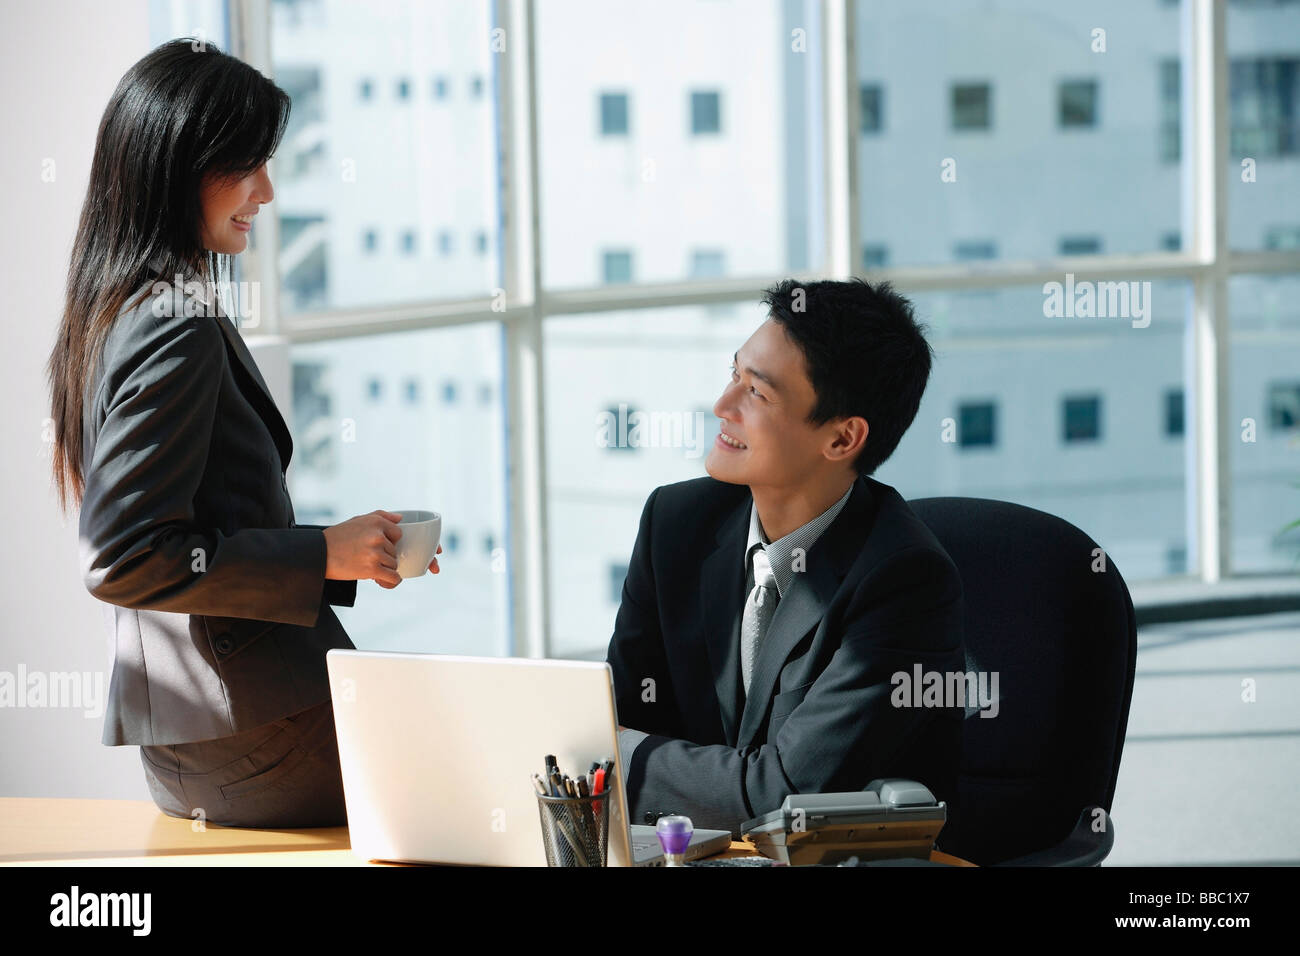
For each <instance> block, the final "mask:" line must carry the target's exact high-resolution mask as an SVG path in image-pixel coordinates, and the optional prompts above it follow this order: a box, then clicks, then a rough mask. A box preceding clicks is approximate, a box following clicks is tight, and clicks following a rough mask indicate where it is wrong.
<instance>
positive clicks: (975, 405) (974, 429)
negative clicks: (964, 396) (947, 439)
mask: <svg viewBox="0 0 1300 956" xmlns="http://www.w3.org/2000/svg"><path fill="white" fill-rule="evenodd" d="M957 421H958V431H957V443H958V445H959V446H960V447H962V448H976V447H992V446H993V445H996V444H997V406H996V405H994V404H993V403H992V402H963V403H962V405H961V406H960V407H959V409H958V419H957Z"/></svg>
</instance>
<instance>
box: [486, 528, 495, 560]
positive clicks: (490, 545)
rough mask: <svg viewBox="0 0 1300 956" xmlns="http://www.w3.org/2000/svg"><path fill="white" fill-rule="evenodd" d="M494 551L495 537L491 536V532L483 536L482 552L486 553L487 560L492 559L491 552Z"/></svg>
mask: <svg viewBox="0 0 1300 956" xmlns="http://www.w3.org/2000/svg"><path fill="white" fill-rule="evenodd" d="M496 549H497V539H496V536H495V535H493V534H492V533H491V532H489V533H488V534H485V535H483V550H484V551H486V552H487V556H488V557H489V558H490V557H492V552H493V551H495V550H496Z"/></svg>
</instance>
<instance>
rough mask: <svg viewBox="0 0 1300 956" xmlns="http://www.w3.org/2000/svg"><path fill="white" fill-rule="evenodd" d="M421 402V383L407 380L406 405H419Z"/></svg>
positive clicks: (410, 379) (411, 379)
mask: <svg viewBox="0 0 1300 956" xmlns="http://www.w3.org/2000/svg"><path fill="white" fill-rule="evenodd" d="M419 401H420V383H419V382H418V381H417V380H416V379H413V378H408V379H407V380H406V403H407V404H408V405H415V404H418V403H419Z"/></svg>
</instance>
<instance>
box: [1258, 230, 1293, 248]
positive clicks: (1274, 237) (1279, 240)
mask: <svg viewBox="0 0 1300 956" xmlns="http://www.w3.org/2000/svg"><path fill="white" fill-rule="evenodd" d="M1264 248H1265V249H1267V250H1269V251H1270V252H1282V251H1285V252H1295V251H1296V250H1300V226H1270V227H1269V228H1268V229H1267V230H1265V232H1264Z"/></svg>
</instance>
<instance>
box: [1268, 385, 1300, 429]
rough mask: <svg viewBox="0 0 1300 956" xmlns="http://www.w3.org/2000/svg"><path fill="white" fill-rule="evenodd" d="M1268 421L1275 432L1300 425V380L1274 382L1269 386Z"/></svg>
mask: <svg viewBox="0 0 1300 956" xmlns="http://www.w3.org/2000/svg"><path fill="white" fill-rule="evenodd" d="M1268 423H1269V426H1270V427H1271V428H1272V429H1273V431H1275V432H1289V431H1293V430H1294V429H1296V428H1297V427H1300V382H1273V383H1272V384H1270V385H1269V386H1268Z"/></svg>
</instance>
